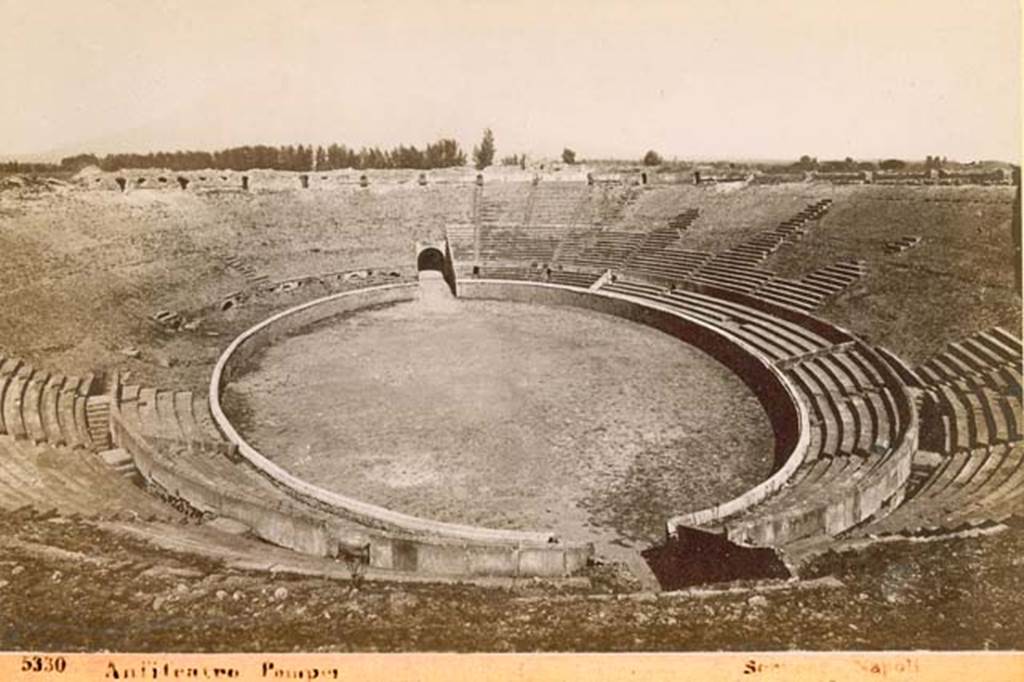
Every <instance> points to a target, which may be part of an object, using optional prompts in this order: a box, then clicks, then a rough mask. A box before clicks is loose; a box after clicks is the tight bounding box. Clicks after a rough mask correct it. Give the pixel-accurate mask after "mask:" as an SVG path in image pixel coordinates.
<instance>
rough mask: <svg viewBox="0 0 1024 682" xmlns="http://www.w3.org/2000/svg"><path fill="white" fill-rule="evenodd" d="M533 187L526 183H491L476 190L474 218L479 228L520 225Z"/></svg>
mask: <svg viewBox="0 0 1024 682" xmlns="http://www.w3.org/2000/svg"><path fill="white" fill-rule="evenodd" d="M532 190H533V187H532V186H530V185H528V184H526V183H520V182H515V183H512V182H510V183H492V184H490V185H487V186H486V187H483V188H478V190H477V193H476V195H475V197H476V200H475V201H476V206H477V210H476V218H477V222H478V223H479V224H480V226H481V227H483V226H494V225H522V224H523V222H524V219H525V217H526V211H527V206H528V203H529V197H530V193H531V191H532Z"/></svg>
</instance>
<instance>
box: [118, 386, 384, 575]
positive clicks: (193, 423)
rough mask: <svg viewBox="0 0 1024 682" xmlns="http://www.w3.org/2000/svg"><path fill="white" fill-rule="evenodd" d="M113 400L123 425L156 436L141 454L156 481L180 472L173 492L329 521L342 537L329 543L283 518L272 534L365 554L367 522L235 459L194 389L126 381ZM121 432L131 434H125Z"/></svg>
mask: <svg viewBox="0 0 1024 682" xmlns="http://www.w3.org/2000/svg"><path fill="white" fill-rule="evenodd" d="M115 404H116V409H117V412H118V415H119V419H121V420H123V423H124V427H125V433H135V434H138V435H139V436H140V437H141V438H142V439H144V440H145V441H146V442H148V443H149V444H150V447H149V448H146V449H145V451H146V453H147V454H148V456H149V457H151V458H152V459H153V461H152V462H138V461H137V462H136V463H137V464H139V465H140V466H139V468H140V470H142V471H143V474H144V475H146V477H147V478H148V479H156V480H155V481H154V482H155V483H156V484H158V485H170V484H164V483H163V482H162V481H161V480H159V479H158V476H157V475H156V474H154V473H153V471H154V470H162V471H170V472H174V476H173V481H174V483H173V485H174V486H175V487H174V488H172V489H168V490H166V492H167V493H168V494H169V495H171V496H173V497H182V498H184V499H185V500H186V501H187V502H188V504H189V505H191V506H193V507H195V508H197V509H198V510H199V511H200V512H204V513H213V514H224V515H227V516H229V517H231V518H235V519H236V520H238V521H242V522H243V523H244V521H245V519H246V518H247V517H248V516H249V515H257V516H258V515H260V514H261V513H262V512H268V513H271V514H273V515H274V516H275V517H276V518H278V519H280V520H281V521H284V520H286V519H290V520H294V522H295V523H296V524H299V523H301V524H306V525H308V526H309V527H313V528H328V529H330V533H329V535H330V537H331V538H333V539H334V540H336V541H337V545H336V546H334V547H331V546H324V544H323V540H322V539H320V540H318V541H317V542H316V543H315V544H316V545H317V546H316V547H315V548H311V547H310V546H309V545H308V544H307V543H309V542H310V538H309V537H308V536H306V535H304V534H302V533H295V532H294V530H292V531H291V532H290V531H289V529H288V528H286V527H284V526H282V527H280V529H279V530H280V535H277V536H275V537H268V538H267V539H269V540H271V541H272V542H275V543H276V544H280V545H282V546H285V547H289V548H291V549H296V550H299V551H308V552H309V553H314V554H321V555H324V556H333V555H336V554H350V555H353V556H361V555H362V554H363V553H364V552H365V547H366V544H367V542H368V539H367V536H366V533H365V529H362V528H361V527H359V526H358V525H357V524H355V523H353V522H351V521H348V520H347V519H342V518H340V517H337V516H335V515H333V514H329V513H327V512H324V511H321V510H319V509H316V508H314V507H310V506H308V505H305V504H303V503H301V502H299V501H297V500H296V499H295V498H293V497H291V496H289V495H288V494H286V493H285V492H283V491H281V490H280V489H278V488H277V487H276V486H275V485H274V484H273V483H271V482H270V481H269V480H267V479H266V478H264V477H263V476H262V475H261V474H259V473H257V472H256V471H255V470H254V469H251V468H249V467H248V466H247V465H245V464H242V463H238V464H236V463H234V462H233V461H232V460H231V459H230V458H229V457H228V456H225V452H224V451H226V450H227V444H226V443H225V442H224V441H223V440H222V439H220V437H219V435H218V441H219V443H221V444H222V447H223V450H224V451H222V452H218V451H217V449H218V448H217V447H215V445H216V443H215V442H211V441H212V437H213V433H214V432H215V431H216V429H215V427H214V426H213V422H212V419H211V418H210V416H209V413H208V412H207V411H206V410H205V408H204V407H203V403H202V401H198V400H194V399H192V397H191V395H190V394H188V393H181V392H174V391H162V390H156V389H152V388H141V387H139V386H123V387H120V388H119V389H118V394H117V395H116V396H115ZM190 406H191V410H190V409H189V407H190ZM196 438H199V439H205V440H206V442H207V444H208V446H207V447H191V446H192V445H193V444H195V443H196V442H197V440H196ZM119 439H124V440H130V437H129V436H127V435H125V434H119ZM211 446H213V447H211ZM125 447H126V448H128V449H135V450H138V449H139V444H134V445H132V444H130V443H125ZM311 549H312V550H313V551H310V550H311Z"/></svg>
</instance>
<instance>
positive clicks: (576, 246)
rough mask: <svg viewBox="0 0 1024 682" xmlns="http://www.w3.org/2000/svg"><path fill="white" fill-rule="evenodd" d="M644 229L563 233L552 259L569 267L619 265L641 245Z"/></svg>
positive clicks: (594, 267)
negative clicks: (563, 237)
mask: <svg viewBox="0 0 1024 682" xmlns="http://www.w3.org/2000/svg"><path fill="white" fill-rule="evenodd" d="M644 237H646V234H645V233H643V232H617V231H611V230H607V231H590V232H578V233H576V234H573V235H570V236H568V237H566V238H565V239H564V240H563V241H562V243H561V244H560V245H559V247H558V250H557V252H556V254H555V258H554V261H553V262H554V263H555V264H557V265H561V266H568V267H572V268H589V269H594V270H602V271H603V270H607V269H611V268H618V267H620V266H621V265H622V264H623V263H624V262H625V261H626V260H627V259H628V258H629V257H630V255H632V253H633V252H634V251H635V250H636V249H637V248H638V247H639V246H640V245H641V243H642V242H643V240H644Z"/></svg>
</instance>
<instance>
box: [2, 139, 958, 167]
mask: <svg viewBox="0 0 1024 682" xmlns="http://www.w3.org/2000/svg"><path fill="white" fill-rule="evenodd" d="M496 153H497V148H496V145H495V141H494V133H493V132H492V131H491V129H490V128H487V129H485V130H484V131H483V136H482V138H481V140H480V143H479V144H478V145H476V146H474V147H473V150H472V161H473V166H474V167H475V168H477V169H478V170H482V169H484V168H487V167H488V166H491V165H493V164H494V163H495V162H496ZM561 160H562V162H563V163H565V164H570V165H571V164H574V163H577V161H578V159H577V155H576V152H575V151H574V150H572V149H570V148H568V147H566V148H565V149H563V150H562V155H561ZM466 161H467V158H466V153H465V152H464V151H463V150H462V149H461V148H460V146H459V143H458V142H457V141H456V140H454V139H451V138H441V139H439V140H437V141H436V142H431V143H429V144H427V145H426V146H424V147H423V148H419V147H416V146H415V145H412V146H408V147H407V146H405V145H398V146H397V147H392V148H391V149H381V148H380V147H363V148H361V149H359V150H356V149H354V148H350V147H347V146H345V145H343V144H336V143H335V144H330V145H328V146H326V147H324V146H322V145H321V146H315V147H314V146H313V145H301V144H300V145H287V146H270V145H246V146H242V147H230V148H228V149H221V150H217V151H212V152H210V151H173V152H149V153H145V154H137V153H120V154H107V155H106V156H102V157H100V156H97V155H95V154H77V155H75V156H68V157H65V158H63V159H61V160H60V164H59V165H58V164H50V163H26V162H19V161H8V162H6V163H0V172H6V173H47V172H77V171H79V170H81V169H83V168H85V167H88V166H96V167H98V168H100V169H102V170H104V171H117V170H122V169H129V168H166V169H168V170H172V171H190V170H191V171H194V170H202V169H204V168H211V169H217V170H236V171H241V170H249V169H257V168H259V169H268V170H283V171H314V170H338V169H344V168H353V169H357V170H382V169H399V168H402V169H417V170H427V169H431V168H451V167H458V166H464V165H466ZM639 161H640V163H641V164H642V165H644V166H648V167H653V166H661V167H665V166H667V167H669V169H682V168H687V167H689V166H690V165H692V164H690V163H686V162H679V161H674V160H673V161H666V159H665V158H664V157H662V155H661V154H659V153H658V152H657V151H655V150H653V149H651V150H648V151H647V153H646V154H644V155H643V157H642V158H641V159H640V160H639ZM498 163H500V164H501V165H503V166H519V167H520V168H523V169H525V168H526V155H525V154H513V155H511V156H505V157H502V158H501V159H500V161H498ZM949 163H950V162H949V161H948V160H947V159H946V157H944V156H942V157H940V156H938V155H936V156H928V157H927V158H926V159H925V160H924V162H923V164H922V163H921V162H909V161H903V160H900V159H884V160H882V161H866V160H860V161H858V160H854V159H853V158H851V157H847V158H845V159H842V160H825V161H821V162H819V161H818V159H817V158H815V157H812V156H809V155H804V156H801V157H800V158H799V160H797V161H795V162H792V163H789V164H786V163H781V164H779V163H774V164H753V166H754V167H756V168H759V169H760V170H763V171H766V172H794V171H863V170H903V169H908V170H909V169H919V168H923V169H941V168H942V167H943V166H946V165H947V164H949ZM728 165H729V167H730V168H735V169H739V168H740V167H741V166H742V167H749V164H735V163H729V164H728ZM951 165H953V166H956V165H959V164H957V162H955V161H954V162H952V164H951Z"/></svg>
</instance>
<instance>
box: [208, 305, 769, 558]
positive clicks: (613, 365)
mask: <svg viewBox="0 0 1024 682" xmlns="http://www.w3.org/2000/svg"><path fill="white" fill-rule="evenodd" d="M226 405H227V407H228V411H229V412H230V413H231V414H230V416H231V417H232V418H233V419H234V420H235V421H236V422H237V423H238V424H240V426H241V431H242V433H243V435H244V436H245V437H246V439H247V440H249V442H250V443H252V444H253V445H254V446H256V447H257V448H258V449H260V450H261V451H262V452H263V453H264V454H265V455H267V456H268V457H270V458H271V459H273V460H275V461H276V462H277V463H279V464H280V465H282V466H284V467H285V468H286V469H288V470H289V471H291V472H292V473H294V474H296V475H298V476H300V477H302V478H304V479H306V480H308V481H311V482H313V483H315V484H317V485H319V486H321V487H324V488H327V489H330V490H334V491H336V492H339V493H342V494H346V495H350V496H353V497H356V498H359V499H362V500H365V501H368V502H373V503H376V504H379V505H383V506H387V507H389V508H393V509H397V510H400V511H403V512H407V513H411V514H416V515H421V516H424V517H428V518H433V519H438V520H444V521H452V522H462V523H471V524H477V525H485V526H490V527H497V528H518V529H534V530H540V529H544V530H553V531H555V532H557V533H559V534H560V535H561V536H563V537H565V538H567V539H573V540H591V541H594V542H595V543H596V544H597V545H598V548H599V550H600V549H601V548H602V547H605V548H608V547H609V545H617V546H619V547H622V546H640V545H646V544H647V543H649V542H651V541H654V540H658V539H660V538H661V537H662V536H663V534H664V522H665V520H666V519H667V518H668V517H669V516H671V515H673V514H675V513H679V512H682V511H687V510H690V509H694V508H699V507H702V506H705V505H707V504H710V503H713V502H716V501H721V500H724V499H728V498H729V497H730V496H733V495H736V494H739V493H741V492H742V491H744V490H745V489H747V488H749V487H750V486H751V485H753V484H755V483H757V482H758V481H760V480H762V479H763V478H764V477H766V476H767V475H768V474H769V473H770V468H771V457H772V453H773V443H774V441H773V436H772V431H771V427H770V424H769V422H768V419H767V416H766V415H765V414H764V412H763V410H762V409H761V406H760V404H759V403H758V400H757V398H756V397H755V396H754V395H753V394H752V393H751V392H750V391H749V390H748V389H747V387H746V386H745V385H744V384H743V383H742V382H741V381H740V380H739V379H738V378H737V377H736V376H734V375H733V374H732V373H731V372H730V371H729V370H728V369H726V368H725V367H724V366H722V365H720V364H718V363H717V362H716V361H714V360H713V359H712V358H710V357H709V356H707V355H706V354H704V353H703V352H701V351H699V350H697V349H695V348H693V347H690V346H687V345H686V344H683V343H680V342H679V341H678V340H676V339H674V338H672V337H670V336H667V335H665V334H662V333H661V332H658V331H656V330H653V329H649V328H646V327H643V326H640V325H636V324H634V323H630V322H627V321H624V320H620V319H618V318H614V317H611V316H607V315H603V314H600V313H595V312H590V311H583V310H578V309H573V308H561V307H545V306H537V305H528V304H520V303H508V302H490V301H458V302H457V303H456V304H455V305H454V306H453V307H452V308H451V309H450V310H448V311H447V312H445V311H436V310H427V309H425V308H423V307H421V306H420V304H418V303H402V304H397V305H391V306H386V307H381V308H376V309H372V310H364V311H361V312H358V313H356V314H354V315H348V316H344V317H340V318H334V319H333V320H331V321H328V322H323V323H320V324H318V325H316V326H314V327H312V328H309V329H306V330H304V332H303V333H301V334H298V335H294V336H291V337H289V338H287V339H285V340H283V341H281V342H279V343H278V344H276V345H275V346H273V347H271V348H269V349H267V350H266V351H265V353H264V354H263V355H262V356H261V357H260V358H258V359H257V361H256V362H255V364H254V367H253V368H252V369H251V371H249V372H248V373H247V374H245V375H244V376H242V377H240V378H238V379H236V380H235V381H234V382H233V383H232V384H231V386H230V391H229V395H228V396H227V400H226Z"/></svg>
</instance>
